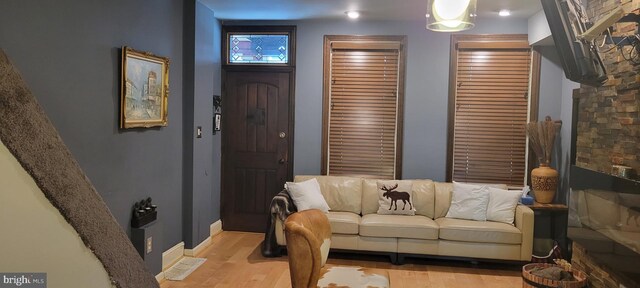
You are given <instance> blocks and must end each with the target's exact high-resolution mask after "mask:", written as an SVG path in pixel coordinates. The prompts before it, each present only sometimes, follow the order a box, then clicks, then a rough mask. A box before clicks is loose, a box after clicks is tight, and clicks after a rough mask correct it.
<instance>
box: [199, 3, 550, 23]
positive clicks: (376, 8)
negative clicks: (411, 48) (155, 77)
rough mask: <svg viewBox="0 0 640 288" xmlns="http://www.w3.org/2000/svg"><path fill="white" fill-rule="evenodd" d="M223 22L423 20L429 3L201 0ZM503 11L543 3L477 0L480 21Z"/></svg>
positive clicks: (529, 11)
mask: <svg viewBox="0 0 640 288" xmlns="http://www.w3.org/2000/svg"><path fill="white" fill-rule="evenodd" d="M201 1H202V2H203V3H204V4H205V5H207V6H208V7H210V8H211V9H213V11H214V13H215V15H216V18H218V19H221V20H302V19H331V18H339V17H345V11H347V10H357V11H359V12H360V14H361V16H360V18H361V19H364V20H423V19H424V15H425V12H426V7H427V1H426V0H201ZM500 9H510V10H511V11H512V12H511V13H512V16H510V17H517V18H528V17H530V16H531V15H533V14H534V13H536V12H537V11H540V10H542V6H541V5H540V0H478V11H477V14H478V16H479V17H486V18H491V17H499V16H498V11H500Z"/></svg>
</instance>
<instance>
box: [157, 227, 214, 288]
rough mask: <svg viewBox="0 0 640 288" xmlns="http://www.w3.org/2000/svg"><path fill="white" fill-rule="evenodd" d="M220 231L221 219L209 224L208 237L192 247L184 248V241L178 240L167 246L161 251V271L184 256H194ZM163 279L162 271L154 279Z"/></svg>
mask: <svg viewBox="0 0 640 288" xmlns="http://www.w3.org/2000/svg"><path fill="white" fill-rule="evenodd" d="M220 232H222V220H218V221H216V222H213V223H212V224H211V225H210V226H209V237H207V239H204V241H202V242H201V243H200V244H198V246H196V247H194V248H193V249H184V242H180V243H178V244H176V245H175V246H173V247H171V248H169V249H168V250H167V251H165V252H164V253H162V271H166V270H167V269H169V268H170V267H171V266H173V264H176V263H177V262H178V261H180V259H182V257H184V256H189V257H194V256H196V255H197V254H198V253H200V252H201V251H202V250H204V249H205V248H207V247H208V246H209V245H210V244H211V238H213V236H216V235H218V234H220ZM163 279H164V272H160V274H158V275H156V280H158V282H160V281H161V280H163Z"/></svg>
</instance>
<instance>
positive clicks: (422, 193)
mask: <svg viewBox="0 0 640 288" xmlns="http://www.w3.org/2000/svg"><path fill="white" fill-rule="evenodd" d="M412 192H413V203H414V204H413V205H414V206H415V208H416V215H422V216H427V217H429V218H431V219H433V218H434V215H435V213H434V210H435V197H436V188H435V185H434V182H433V181H431V180H413V189H412Z"/></svg>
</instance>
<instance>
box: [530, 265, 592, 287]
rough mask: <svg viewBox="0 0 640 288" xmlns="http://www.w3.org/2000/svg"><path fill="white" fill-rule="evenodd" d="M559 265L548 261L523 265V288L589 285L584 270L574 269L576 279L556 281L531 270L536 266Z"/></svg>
mask: <svg viewBox="0 0 640 288" xmlns="http://www.w3.org/2000/svg"><path fill="white" fill-rule="evenodd" d="M554 266H558V267H559V265H555V264H547V263H532V264H527V265H524V266H522V280H523V281H522V287H523V288H560V287H561V288H581V287H586V286H587V275H585V274H584V273H583V272H582V271H580V270H576V269H572V271H571V272H572V273H573V277H574V278H576V281H556V280H551V279H546V278H542V277H540V276H536V275H533V274H531V272H530V271H531V270H532V269H533V268H536V267H542V268H547V267H554Z"/></svg>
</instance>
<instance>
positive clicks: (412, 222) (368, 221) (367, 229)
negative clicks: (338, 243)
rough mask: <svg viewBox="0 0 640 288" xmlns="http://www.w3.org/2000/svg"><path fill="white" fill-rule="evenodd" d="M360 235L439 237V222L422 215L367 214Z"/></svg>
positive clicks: (414, 237)
mask: <svg viewBox="0 0 640 288" xmlns="http://www.w3.org/2000/svg"><path fill="white" fill-rule="evenodd" d="M360 236H369V237H396V238H412V239H438V224H436V222H434V221H433V220H431V219H430V218H428V217H425V216H421V215H415V216H406V215H379V214H367V215H364V216H362V220H360Z"/></svg>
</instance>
